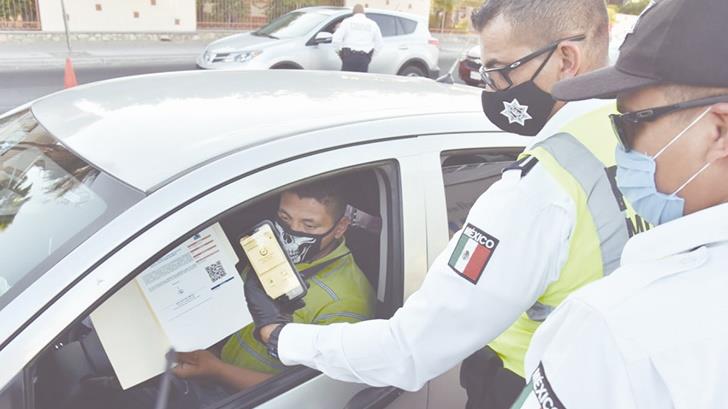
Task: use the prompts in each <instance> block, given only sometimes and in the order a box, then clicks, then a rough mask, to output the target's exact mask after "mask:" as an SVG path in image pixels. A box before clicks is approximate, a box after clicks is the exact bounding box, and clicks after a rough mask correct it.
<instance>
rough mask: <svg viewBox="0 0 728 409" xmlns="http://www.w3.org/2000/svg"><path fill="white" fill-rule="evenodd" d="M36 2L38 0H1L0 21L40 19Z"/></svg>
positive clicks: (19, 21) (33, 20) (32, 20)
mask: <svg viewBox="0 0 728 409" xmlns="http://www.w3.org/2000/svg"><path fill="white" fill-rule="evenodd" d="M35 2H36V0H0V22H3V21H9V22H17V23H22V22H35V21H38V15H37V12H38V10H37V8H36V5H35ZM17 25H22V24H17Z"/></svg>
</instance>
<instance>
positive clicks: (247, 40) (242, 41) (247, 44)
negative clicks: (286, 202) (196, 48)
mask: <svg viewBox="0 0 728 409" xmlns="http://www.w3.org/2000/svg"><path fill="white" fill-rule="evenodd" d="M287 41H290V40H288V39H280V40H277V39H274V38H268V37H262V36H254V35H252V34H250V33H241V34H235V35H231V36H229V37H224V38H221V39H219V40H217V41H214V42H212V43H210V45H208V46H207V51H212V52H230V51H244V50H247V49H251V48H255V49H261V48H267V47H270V46H274V45H279V44H281V43H283V42H287Z"/></svg>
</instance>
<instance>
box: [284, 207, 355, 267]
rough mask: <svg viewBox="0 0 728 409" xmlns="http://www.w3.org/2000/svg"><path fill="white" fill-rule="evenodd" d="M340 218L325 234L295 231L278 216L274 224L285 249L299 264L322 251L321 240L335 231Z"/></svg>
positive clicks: (293, 260) (308, 260) (292, 259)
mask: <svg viewBox="0 0 728 409" xmlns="http://www.w3.org/2000/svg"><path fill="white" fill-rule="evenodd" d="M339 220H341V219H339ZM339 220H337V221H336V222H334V225H333V226H332V227H331V228H330V229H329V230H328V231H327V232H326V233H323V234H308V233H303V232H299V231H294V230H292V229H291V228H290V226H288V225H287V224H286V223H284V222H283V221H282V220H280V219H279V218H276V219H275V220H274V221H273V224H274V226H275V228H276V230H278V235H279V237H280V238H281V242H282V243H283V250H284V251H285V252H286V254H288V257H290V258H291V261H292V262H293V263H294V264H298V263H306V262H310V261H311V258H313V256H315V255H316V254H318V253H319V252H320V251H321V241H322V240H323V238H324V237H326V236H328V235H329V234H331V232H333V231H334V229H335V228H336V225H338V224H339Z"/></svg>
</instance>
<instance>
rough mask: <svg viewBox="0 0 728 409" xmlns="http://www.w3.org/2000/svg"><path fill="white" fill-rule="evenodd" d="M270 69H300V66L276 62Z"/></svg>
mask: <svg viewBox="0 0 728 409" xmlns="http://www.w3.org/2000/svg"><path fill="white" fill-rule="evenodd" d="M270 69H271V70H301V69H302V68H301V67H299V66H297V65H294V64H287V63H286V64H278V65H274V66H272V67H270Z"/></svg>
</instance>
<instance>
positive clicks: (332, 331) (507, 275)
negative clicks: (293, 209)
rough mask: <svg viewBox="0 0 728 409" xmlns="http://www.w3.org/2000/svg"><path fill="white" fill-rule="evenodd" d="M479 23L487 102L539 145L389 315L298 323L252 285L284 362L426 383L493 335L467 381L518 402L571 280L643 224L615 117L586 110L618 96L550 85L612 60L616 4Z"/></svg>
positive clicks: (593, 273)
mask: <svg viewBox="0 0 728 409" xmlns="http://www.w3.org/2000/svg"><path fill="white" fill-rule="evenodd" d="M473 20H474V23H475V24H474V25H475V27H476V28H477V29H478V31H479V32H480V37H481V43H482V55H483V61H484V64H485V67H486V68H485V70H484V73H483V74H484V80H485V81H486V83H487V84H488V86H489V89H487V90H486V92H484V93H483V97H482V101H483V108H484V112H485V114H486V115H487V116H488V118H489V119H490V120H491V121H492V122H494V123H495V124H497V125H498V126H499V127H501V128H503V129H505V130H507V131H510V132H517V133H520V134H524V135H536V136H535V138H534V144H533V146H531V147H530V148H529V149H528V151H527V152H526V154H525V155H524V156H523V157H522V158H521V159H520V160H519V161H518V162H517V163H515V164H514V165H513V166H512V167H511V169H509V170H508V171H506V172H505V173H504V175H503V179H502V180H501V181H499V182H497V183H496V184H494V185H493V186H492V187H491V188H490V189H489V190H488V191H487V192H485V193H484V194H483V195H482V196H481V197H480V199H479V200H478V201H477V202H476V203H475V205H474V206H473V208H472V210H471V212H470V214H469V216H468V219H467V221H466V225H465V226H464V227H463V229H462V230H461V231H460V232H458V233H457V234H456V235H455V237H454V239H453V240H452V242H451V243H450V244H449V245H448V247H447V248H446V249H445V251H444V252H443V253H442V254H441V255H440V256H439V257H438V258H437V259H436V260H435V261H434V263H433V265H432V266H431V268H430V271H429V273H428V274H427V276H426V278H425V281H424V283H423V284H422V287H421V288H420V289H419V290H418V291H416V292H415V293H414V294H412V295H411V296H410V297H409V299H408V300H407V302H406V303H405V305H404V306H403V307H402V308H401V309H400V310H399V311H397V312H396V313H395V314H394V316H393V317H392V318H391V319H389V320H374V321H366V322H362V323H357V324H353V325H329V326H313V325H300V324H289V323H288V322H289V316H288V315H287V314H286V313H285V312H283V311H280V310H279V309H278V307H277V306H276V305H275V304H274V303H272V302H271V301H270V299H268V298H267V297H266V296H265V294H264V292H263V291H262V290H261V289H260V288H256V287H253V286H251V285H248V286H246V293H247V296H246V298H247V301H248V304H249V307H250V310H251V312H252V315H253V317H254V319H255V321H256V324H257V327H258V329H259V330H260V335H261V336H262V338H263V340H265V341H266V342H267V343H268V347H269V350H270V351H271V353H272V354H273V355H278V356H280V359H281V361H282V362H283V363H284V364H288V365H292V364H303V365H307V366H310V367H313V368H317V369H319V370H321V371H323V372H325V373H326V374H327V375H329V376H331V377H333V378H337V379H342V380H348V381H355V382H363V383H367V384H370V385H375V386H381V385H395V386H398V387H400V388H403V389H407V390H417V389H419V388H421V387H422V386H423V385H424V383H425V382H427V381H428V380H430V379H432V378H434V377H436V376H438V375H439V374H441V373H443V372H445V371H447V370H448V369H450V368H452V367H454V366H456V365H457V364H458V362H460V361H461V360H463V359H464V358H466V357H468V356H469V355H471V354H472V353H474V352H475V351H478V350H480V349H481V348H483V347H484V346H485V345H486V344H489V347H488V349H486V350H485V352H484V354H485V355H486V357H485V359H484V361H486V363H487V367H481V366H480V364H478V363H477V362H476V364H475V365H466V366H467V367H474V368H475V369H474V370H470V371H464V377H465V378H467V379H465V381H464V382H463V383H464V384H466V385H468V386H469V390H471V391H477V393H476V394H471V395H470V398H469V403H468V406H469V407H489V408H494V409H497V408H502V407H506V408H507V407H509V406H510V404H511V403H512V402H513V401H514V400H515V398H516V397H517V395H518V393H519V392H520V391H521V389H522V388H523V385H524V384H525V381H524V372H523V359H524V355H525V352H526V349H527V347H528V345H529V343H530V339H531V336H532V334H533V332H534V331H535V330H536V328H538V326H539V325H540V323H541V322H542V321H543V320H544V319H545V318H546V317H547V316H548V315H549V313H550V312H551V310H552V309H553V308H555V307H556V306H557V305H558V304H559V303H560V302H561V300H563V299H564V298H565V297H566V296H567V295H568V294H569V293H570V292H571V291H573V290H575V289H577V288H579V287H581V286H583V285H584V284H586V283H589V282H591V281H593V280H596V279H598V278H601V277H602V276H603V275H605V274H608V273H610V272H611V271H612V270H613V269H614V268H615V267H616V264H617V263H618V257H619V254H620V252H621V250H622V247H623V245H624V243H625V242H626V241H627V238H628V236H629V233H630V230H631V231H633V232H634V231H637V230H640V228H643V226H642V225H641V224H637V220H636V219H635V217H634V216H633V214H631V213H629V211H628V209H627V207H626V206H625V203H624V202H623V201H622V200H621V197H618V196H617V195H615V194H614V190H615V189H612V184H611V182H610V180H609V177H608V175H609V173H608V172H606V171H605V165H606V166H607V167H609V166H611V164H612V163H613V162H614V156H613V155H614V154H613V149H614V146H615V145H616V139H615V138H614V136H613V135H612V134H611V130H610V127H609V123H608V120H607V119H606V117H605V115H604V114H603V113H601V112H599V115H591V116H586V117H585V116H583V114H584V113H588V112H591V111H593V110H594V109H595V108H599V109H600V110H601V111H604V112H609V110H610V106H607V105H604V103H598V104H597V103H592V102H585V103H576V104H566V105H564V104H563V103H556V102H554V100H553V99H552V98H551V96H550V94H549V92H550V91H551V89H552V87H553V85H554V84H555V83H556V82H557V81H559V80H562V79H566V78H571V77H574V76H578V75H581V74H583V73H585V72H588V71H592V70H594V69H597V68H600V67H603V66H604V65H605V64H606V60H607V49H608V38H607V36H608V33H607V27H608V18H607V11H606V6H605V4H604V2H603V1H602V0H586V1H585V0H548V1H547V0H488V2H487V3H486V4H485V5H484V6H483V7H482V8H481V9H480V11H479V12H478V13H477V14H476V15H475V17H474V19H473ZM577 117H578V118H577ZM575 118H576V119H575ZM567 132H568V133H567ZM571 134H574V135H578V136H579V137H580V138H581V140H582V142H583V143H581V142H579V140H577V139H576V138H574V137H573V136H572V135H571ZM627 217H628V218H629V220H627V221H626V220H625V218H627ZM628 225H629V226H631V227H629V228H628V227H627V226H628ZM635 226H642V227H635ZM280 324H284V325H280ZM481 375H482V376H481Z"/></svg>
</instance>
